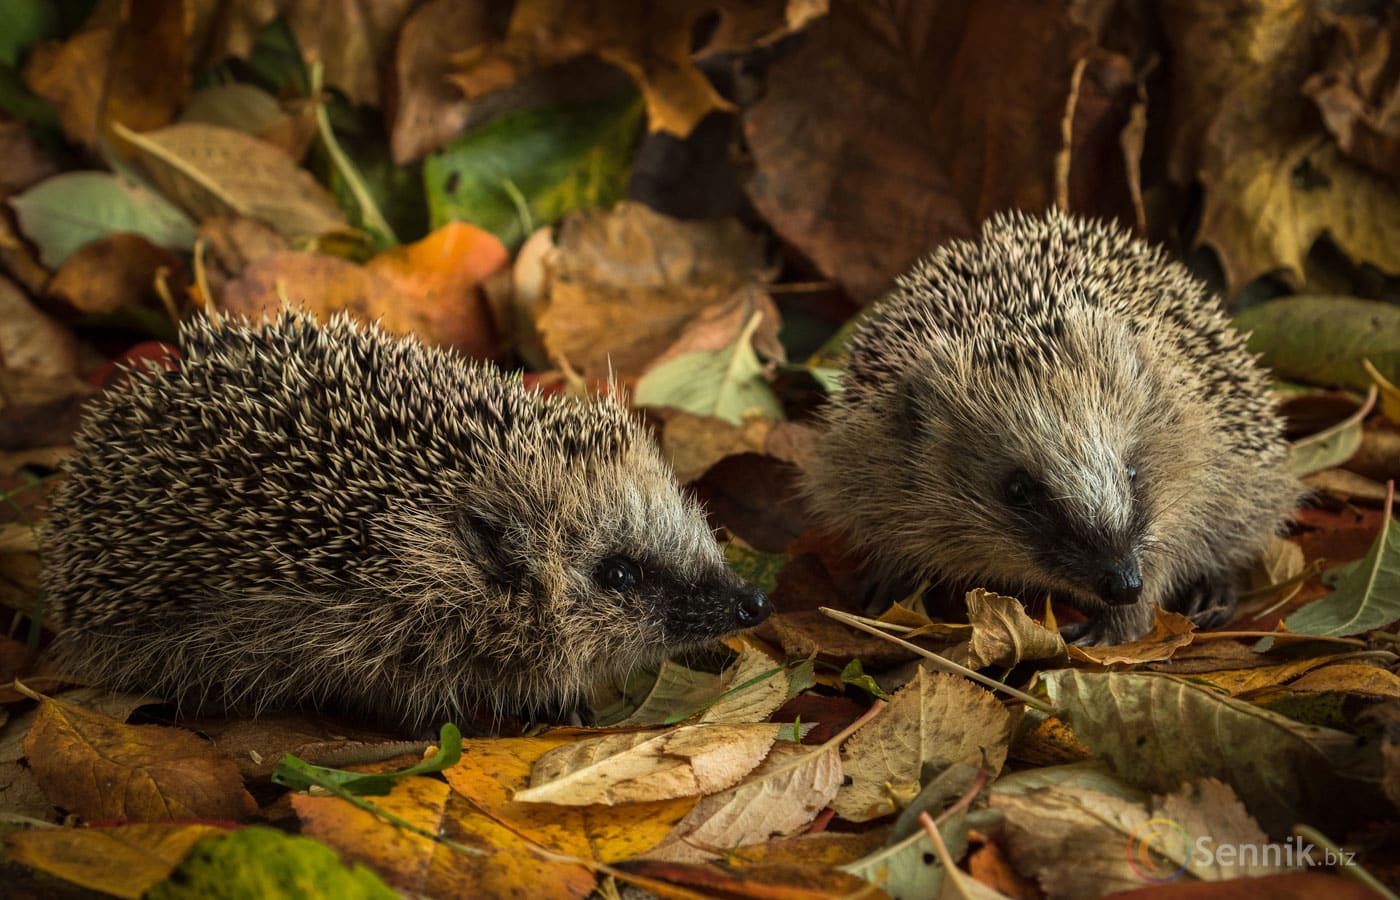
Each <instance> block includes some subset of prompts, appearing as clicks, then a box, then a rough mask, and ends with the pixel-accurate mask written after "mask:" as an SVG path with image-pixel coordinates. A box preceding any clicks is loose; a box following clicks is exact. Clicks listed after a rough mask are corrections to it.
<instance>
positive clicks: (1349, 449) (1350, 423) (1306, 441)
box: [1288, 385, 1379, 478]
mask: <svg viewBox="0 0 1400 900" xmlns="http://www.w3.org/2000/svg"><path fill="white" fill-rule="evenodd" d="M1378 390H1379V389H1378V388H1377V387H1376V386H1375V385H1372V386H1371V390H1370V391H1369V392H1368V393H1367V395H1366V400H1365V402H1364V403H1362V404H1361V406H1360V407H1358V408H1357V410H1356V412H1354V413H1352V414H1351V415H1349V416H1347V417H1346V418H1345V419H1343V420H1342V421H1340V422H1338V423H1337V424H1336V425H1333V426H1332V427H1331V428H1325V429H1323V430H1322V431H1319V432H1318V433H1317V434H1310V435H1308V436H1307V437H1305V438H1301V439H1299V440H1297V441H1294V442H1293V444H1292V446H1290V447H1289V448H1288V471H1289V472H1292V473H1293V474H1294V475H1297V476H1298V477H1299V478H1302V477H1303V476H1304V475H1311V474H1312V473H1314V472H1321V471H1322V470H1323V469H1331V468H1333V467H1335V466H1340V465H1341V464H1342V463H1344V462H1346V461H1347V460H1349V459H1351V458H1352V456H1353V455H1355V453H1356V451H1357V450H1359V449H1361V438H1362V436H1363V434H1362V428H1361V424H1362V422H1363V421H1365V419H1366V416H1367V415H1369V414H1370V412H1371V408H1372V407H1373V406H1375V405H1376V393H1377V391H1378Z"/></svg>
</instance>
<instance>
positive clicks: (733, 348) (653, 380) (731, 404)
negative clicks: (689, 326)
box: [635, 312, 783, 425]
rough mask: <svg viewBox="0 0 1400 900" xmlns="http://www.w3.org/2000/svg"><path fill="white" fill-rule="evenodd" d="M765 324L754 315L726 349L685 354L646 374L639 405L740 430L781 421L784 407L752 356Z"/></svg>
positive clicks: (757, 315) (641, 382) (642, 380)
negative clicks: (749, 423)
mask: <svg viewBox="0 0 1400 900" xmlns="http://www.w3.org/2000/svg"><path fill="white" fill-rule="evenodd" d="M762 320H763V317H762V314H761V313H758V312H755V313H754V314H753V316H752V317H750V319H749V321H748V323H747V324H746V325H745V326H744V329H743V331H741V332H740V334H739V337H738V339H737V340H735V341H734V342H733V343H732V344H730V345H729V346H727V347H721V348H720V349H718V350H701V351H698V352H695V353H683V354H681V355H680V356H676V357H674V358H672V359H669V360H666V361H665V362H663V363H661V365H659V366H657V367H655V368H654V369H652V370H651V371H649V372H647V373H646V374H645V375H643V376H642V377H641V380H639V381H638V382H637V392H636V398H635V399H636V403H637V405H638V406H672V407H675V408H677V409H683V410H685V411H687V412H693V413H697V414H699V415H702V416H714V417H715V418H717V419H724V420H726V421H728V422H732V423H733V424H735V425H742V424H743V423H744V420H745V419H748V418H753V417H755V416H759V417H763V418H768V419H781V418H782V417H783V406H782V404H781V403H780V402H779V401H778V397H777V395H776V394H774V393H773V389H772V388H771V387H770V386H769V385H768V380H767V378H765V377H764V369H763V363H762V362H760V361H759V359H758V354H757V353H755V352H754V350H753V343H752V339H753V334H754V332H755V331H757V330H758V326H759V324H761V322H762Z"/></svg>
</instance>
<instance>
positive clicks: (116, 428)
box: [41, 310, 770, 729]
mask: <svg viewBox="0 0 1400 900" xmlns="http://www.w3.org/2000/svg"><path fill="white" fill-rule="evenodd" d="M180 343H181V347H182V358H181V359H180V360H179V361H178V363H177V364H176V365H175V368H174V369H173V370H172V371H153V372H150V373H145V372H133V373H129V376H128V378H127V379H126V380H125V382H124V383H123V384H121V385H120V386H117V387H115V388H109V389H108V390H107V391H106V392H104V393H103V394H102V395H101V396H100V398H99V400H98V401H97V402H96V404H95V408H94V409H92V410H90V412H89V413H88V414H87V416H86V418H85V420H84V421H83V422H82V424H81V425H80V427H79V429H78V432H77V434H76V439H75V444H76V450H75V453H74V454H73V455H72V456H71V457H70V458H69V459H68V460H67V462H66V464H65V469H66V476H67V477H66V479H65V481H64V483H63V484H62V485H61V487H60V488H59V489H58V490H57V491H56V493H55V496H54V497H53V498H52V501H51V506H50V510H49V515H48V517H47V520H46V523H45V525H44V527H43V530H42V534H41V539H42V546H43V549H44V553H45V560H44V563H45V565H44V568H43V572H42V585H43V588H44V591H45V593H46V597H47V602H48V604H49V606H48V608H49V610H50V611H51V612H52V613H53V615H54V617H55V619H56V623H57V630H58V634H57V637H56V639H55V643H54V648H53V649H54V656H55V658H56V661H57V663H58V664H59V665H60V667H61V668H62V670H63V671H65V672H66V673H71V674H73V675H77V676H80V677H82V678H85V679H87V680H90V681H93V682H96V683H101V684H103V685H107V686H111V687H114V688H120V689H126V690H139V691H148V692H152V693H155V694H157V695H160V696H163V697H165V698H167V699H171V700H173V701H175V702H177V703H178V704H179V705H180V707H181V711H184V710H185V709H186V708H188V709H191V710H195V711H199V710H202V709H204V708H205V707H210V706H215V707H221V708H235V707H237V708H248V709H251V711H253V712H254V713H256V712H259V711H262V710H263V709H266V708H271V707H289V706H298V707H310V708H313V709H326V710H332V711H336V712H343V713H351V714H355V715H361V716H367V717H369V718H371V719H372V720H375V721H382V722H386V723H392V724H394V725H402V726H405V727H407V728H412V729H426V728H431V727H432V725H433V723H434V722H437V723H441V721H445V720H447V719H449V718H453V717H456V716H459V715H464V716H471V715H476V714H480V713H482V712H483V711H485V710H490V711H492V712H493V715H494V716H496V717H499V716H501V715H510V716H514V715H525V716H528V717H530V718H531V719H533V720H540V719H552V720H563V719H568V718H572V719H573V720H575V721H576V720H577V719H578V713H579V712H581V711H586V708H585V707H584V701H585V699H586V697H587V695H588V693H589V690H590V688H591V687H592V686H593V685H594V684H595V683H597V682H599V681H600V680H602V679H605V678H608V677H612V676H616V675H620V674H624V673H626V672H627V671H629V670H631V669H633V668H634V667H638V666H643V665H646V664H649V663H654V662H657V661H659V660H660V659H661V658H662V657H664V656H666V655H668V654H671V653H673V652H676V651H679V650H683V649H685V648H689V647H692V646H695V645H700V644H704V643H706V642H710V641H712V640H714V639H716V638H719V637H721V636H724V635H727V634H730V633H733V632H736V631H739V630H742V629H746V628H749V627H752V626H754V625H756V624H758V623H759V622H760V621H762V620H763V619H764V618H765V617H766V616H767V615H768V614H769V612H770V604H769V602H768V599H767V597H766V596H765V595H764V594H763V592H761V591H759V590H757V589H755V588H753V587H752V586H750V585H748V584H746V583H745V582H744V581H743V580H741V579H740V578H739V577H738V576H736V575H735V574H733V573H732V572H731V571H730V569H729V568H728V566H727V565H726V563H725V560H724V557H723V553H722V551H721V549H720V547H719V545H718V544H717V542H716V540H715V537H714V534H713V533H712V531H711V530H710V528H709V526H708V524H707V522H706V518H705V515H704V512H703V510H702V509H701V508H700V506H699V504H698V503H697V502H696V501H694V500H693V499H691V498H689V497H688V496H686V495H685V494H683V493H682V492H681V490H680V488H679V487H678V486H677V484H676V483H675V481H674V479H673V477H672V475H671V472H670V470H669V468H668V467H667V465H666V463H665V462H664V460H663V459H662V457H661V455H660V452H659V450H658V449H657V447H656V445H655V442H654V441H653V440H652V439H651V438H650V436H649V435H647V434H645V433H644V432H643V431H642V429H641V426H640V424H639V423H638V422H637V421H636V420H635V419H634V418H633V417H632V415H631V414H630V413H629V412H628V411H627V410H626V409H625V408H624V407H623V405H622V403H621V402H620V401H618V400H616V399H615V398H613V397H611V396H609V397H603V398H600V399H596V400H592V401H587V402H584V401H576V400H573V399H569V398H564V397H559V396H544V395H542V394H540V393H539V392H537V391H534V390H531V389H529V388H527V387H526V386H525V385H524V384H523V382H522V381H521V379H519V378H518V377H514V378H512V377H506V376H503V375H501V374H499V373H498V372H496V371H495V370H493V369H490V368H486V367H483V366H479V365H477V364H474V363H471V362H468V361H466V360H464V359H463V358H461V357H460V356H458V355H456V354H455V353H453V352H451V351H448V350H443V349H435V348H430V347H427V346H425V345H423V344H422V343H420V342H419V341H417V340H414V339H412V338H406V337H396V336H392V335H390V334H388V333H386V332H384V331H382V330H381V329H379V328H378V327H376V326H365V327H361V326H359V325H357V324H356V323H355V322H354V321H352V320H351V319H350V318H348V317H346V316H343V315H341V316H337V317H335V318H334V319H332V320H331V321H329V322H328V323H327V324H326V325H325V326H324V327H322V326H319V325H317V324H316V322H315V320H314V319H312V318H311V317H309V316H308V315H306V314H304V313H302V312H300V311H294V310H284V311H283V312H282V313H281V314H280V316H278V317H276V318H274V319H272V320H270V321H267V322H262V323H258V324H250V323H243V322H234V321H229V320H225V321H215V320H214V319H211V318H209V317H205V316H200V317H197V318H195V319H193V320H191V321H190V322H189V323H187V324H186V325H184V326H183V327H182V329H181V332H180Z"/></svg>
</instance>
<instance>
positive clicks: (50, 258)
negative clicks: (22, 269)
mask: <svg viewBox="0 0 1400 900" xmlns="http://www.w3.org/2000/svg"><path fill="white" fill-rule="evenodd" d="M10 205H11V206H13V207H14V210H15V214H16V215H17V216H18V217H19V225H20V230H21V231H23V232H24V234H25V236H26V237H28V238H29V239H30V240H31V241H33V242H34V243H35V244H36V245H38V247H39V256H40V258H41V259H42V260H43V261H44V265H46V266H48V267H49V268H51V269H56V268H58V267H59V266H60V265H62V263H63V261H64V260H65V259H67V258H68V257H69V256H71V255H72V254H73V251H75V250H77V249H78V248H79V247H81V246H83V245H84V244H86V243H88V242H89V241H93V240H96V239H97V238H100V237H103V236H105V235H108V234H111V233H112V232H114V231H131V232H135V233H136V234H139V235H142V236H144V237H145V238H147V239H148V240H150V241H151V243H153V244H158V245H160V246H162V247H170V248H172V249H176V250H188V249H189V248H190V247H192V246H194V238H195V226H194V223H193V222H191V221H190V220H189V218H188V217H187V216H186V215H185V214H184V213H183V212H181V211H180V210H179V209H177V208H176V207H175V206H173V205H172V204H171V203H170V202H169V201H168V200H166V199H165V198H164V197H162V196H160V195H159V194H156V193H154V192H152V191H148V190H146V189H145V188H142V187H137V186H136V185H134V184H132V183H130V182H128V181H123V180H122V179H120V178H118V177H117V176H115V175H110V174H108V173H106V172H70V173H68V174H66V175H58V176H55V177H53V178H48V179H45V180H44V181H41V182H39V183H38V184H36V185H35V186H34V187H32V188H30V189H29V190H27V191H25V192H24V193H22V194H20V195H19V196H17V197H11V198H10Z"/></svg>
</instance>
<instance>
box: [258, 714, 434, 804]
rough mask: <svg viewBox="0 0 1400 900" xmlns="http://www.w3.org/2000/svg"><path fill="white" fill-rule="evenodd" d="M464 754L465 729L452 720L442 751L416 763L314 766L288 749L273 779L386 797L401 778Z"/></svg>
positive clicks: (297, 787) (423, 772) (284, 783)
mask: <svg viewBox="0 0 1400 900" xmlns="http://www.w3.org/2000/svg"><path fill="white" fill-rule="evenodd" d="M461 758H462V733H461V732H460V731H458V730H457V726H456V725H453V724H452V723H451V722H449V723H447V724H446V725H444V726H442V732H441V734H440V736H439V738H438V752H437V753H435V754H433V756H432V757H431V758H429V759H425V760H423V761H422V762H420V763H418V764H417V765H415V766H409V767H408V768H407V769H401V770H400V771H398V772H381V773H379V774H376V775H365V774H362V773H360V772H346V771H345V770H344V769H330V768H327V767H325V766H313V765H312V764H311V763H309V762H306V761H305V760H301V759H298V758H297V757H295V756H293V755H292V754H290V753H288V754H287V755H286V756H283V757H282V759H281V760H280V761H279V762H278V763H277V768H276V769H274V770H273V772H272V781H273V783H275V784H280V785H282V786H283V787H287V788H291V789H292V790H294V791H304V790H307V789H308V788H310V787H311V786H312V785H315V786H318V787H323V788H326V789H327V790H330V791H332V792H333V793H348V794H361V795H368V796H375V797H382V796H384V795H385V794H387V793H389V791H390V790H392V789H393V787H394V782H395V781H398V780H399V779H400V778H408V777H411V776H413V775H427V774H429V773H430V772H441V771H442V770H443V769H449V768H451V767H452V766H455V765H456V764H457V761H458V760H459V759H461Z"/></svg>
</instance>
